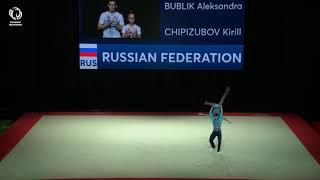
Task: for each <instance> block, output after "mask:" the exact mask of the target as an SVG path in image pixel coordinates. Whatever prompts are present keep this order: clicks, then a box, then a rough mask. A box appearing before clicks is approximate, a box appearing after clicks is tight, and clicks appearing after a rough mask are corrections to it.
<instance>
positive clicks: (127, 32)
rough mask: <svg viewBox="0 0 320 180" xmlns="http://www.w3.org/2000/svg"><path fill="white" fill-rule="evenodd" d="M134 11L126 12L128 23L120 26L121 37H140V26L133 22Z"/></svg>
mask: <svg viewBox="0 0 320 180" xmlns="http://www.w3.org/2000/svg"><path fill="white" fill-rule="evenodd" d="M135 17H136V16H135V13H134V12H133V11H130V12H129V14H128V24H127V25H125V26H124V27H123V28H122V38H141V28H140V26H138V25H136V24H135Z"/></svg>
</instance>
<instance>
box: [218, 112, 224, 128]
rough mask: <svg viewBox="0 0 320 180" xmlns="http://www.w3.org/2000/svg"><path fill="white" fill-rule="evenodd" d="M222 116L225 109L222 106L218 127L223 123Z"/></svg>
mask: <svg viewBox="0 0 320 180" xmlns="http://www.w3.org/2000/svg"><path fill="white" fill-rule="evenodd" d="M222 118H223V109H222V107H221V112H220V116H219V121H218V128H219V129H220V127H221V124H222Z"/></svg>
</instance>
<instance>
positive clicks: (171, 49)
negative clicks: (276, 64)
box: [78, 0, 245, 70]
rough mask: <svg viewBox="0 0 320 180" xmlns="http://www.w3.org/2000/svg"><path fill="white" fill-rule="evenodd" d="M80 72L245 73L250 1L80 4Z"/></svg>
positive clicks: (101, 0) (85, 0) (90, 0)
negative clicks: (85, 70) (102, 70)
mask: <svg viewBox="0 0 320 180" xmlns="http://www.w3.org/2000/svg"><path fill="white" fill-rule="evenodd" d="M78 13H79V18H78V20H79V22H78V23H79V67H80V69H161V70H242V68H243V63H244V43H243V42H244V32H245V29H244V20H245V0H183V1H178V0H130V1H128V0H117V1H108V0H78Z"/></svg>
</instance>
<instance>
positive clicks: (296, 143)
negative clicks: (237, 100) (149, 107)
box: [0, 112, 320, 180]
mask: <svg viewBox="0 0 320 180" xmlns="http://www.w3.org/2000/svg"><path fill="white" fill-rule="evenodd" d="M225 115H226V118H227V119H228V120H229V121H230V122H231V123H228V122H227V121H224V122H223V124H222V134H223V137H222V141H223V142H222V148H221V152H220V153H217V151H216V149H214V150H213V149H212V148H210V144H209V142H208V140H209V136H210V133H211V130H212V125H211V121H210V119H209V117H208V116H204V115H199V114H198V113H107V112H96V113H79V112H78V113H73V112H61V113H59V112H55V113H52V112H51V113H25V114H24V115H23V116H22V117H21V118H20V119H18V120H17V121H16V122H15V123H14V124H13V125H12V126H11V127H10V129H8V130H7V131H6V132H5V133H3V134H2V135H1V136H0V143H1V144H0V148H1V149H0V153H1V154H0V179H6V180H7V179H8V180H9V179H108V178H109V179H111V178H119V179H129V178H132V179H144V178H148V179H150V178H152V179H279V178H282V179H320V165H319V163H320V139H319V137H320V136H319V134H317V133H316V132H315V131H314V130H313V129H312V128H311V127H309V126H308V124H307V123H306V122H305V121H304V120H303V119H302V118H300V117H299V116H297V115H295V114H281V113H273V114H254V113H225ZM216 141H217V139H216V140H215V143H216ZM216 144H217V143H216Z"/></svg>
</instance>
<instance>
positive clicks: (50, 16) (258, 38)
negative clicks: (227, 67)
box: [0, 0, 320, 121]
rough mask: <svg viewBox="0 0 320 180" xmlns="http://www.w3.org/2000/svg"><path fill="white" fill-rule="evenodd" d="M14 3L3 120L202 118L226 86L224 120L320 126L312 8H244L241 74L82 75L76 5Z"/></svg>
mask: <svg viewBox="0 0 320 180" xmlns="http://www.w3.org/2000/svg"><path fill="white" fill-rule="evenodd" d="M17 2H18V1H15V3H17ZM19 3H20V2H18V5H20V6H21V7H23V8H21V9H22V11H23V20H22V23H23V27H22V28H10V27H9V32H8V34H9V37H8V39H9V40H8V46H7V47H8V50H7V53H8V58H7V59H4V58H3V59H2V65H3V63H4V65H5V66H4V68H2V70H3V71H2V72H4V75H3V76H2V78H3V81H1V90H5V91H4V92H3V93H1V101H0V108H1V112H3V113H9V112H15V113H18V112H24V111H96V110H102V111H202V110H207V107H204V106H203V105H202V103H203V101H205V100H211V101H218V100H219V98H220V96H221V94H222V93H223V90H224V87H225V86H227V85H228V86H230V87H231V91H230V95H229V97H228V98H227V100H226V102H225V108H224V109H225V111H227V112H228V111H229V112H230V111H246V112H258V111H259V112H278V111H280V112H296V113H299V114H300V115H302V116H303V117H304V118H306V119H307V120H310V121H311V120H316V119H319V114H318V113H317V107H318V105H317V103H318V99H319V92H320V91H319V89H317V87H316V85H317V84H318V83H319V80H318V75H319V70H318V68H317V66H316V61H318V60H319V53H318V51H319V50H318V47H319V46H318V45H316V44H317V43H318V41H316V39H317V38H318V37H319V35H318V33H319V32H318V30H317V28H316V27H315V26H316V24H317V22H318V20H319V15H318V11H319V10H318V8H317V6H316V5H315V4H316V3H315V2H311V1H302V0H300V1H294V0H291V1H289V0H285V1H254V0H248V2H247V5H248V6H247V16H246V29H245V67H244V70H243V71H166V70H162V71H159V70H157V71H155V70H131V71H128V70H107V71H80V70H79V65H78V62H79V57H78V43H77V41H78V24H77V16H76V15H77V2H76V1H75V0H73V1H50V2H46V1H35V0H28V1H25V2H24V3H23V4H22V3H20V4H19ZM12 6H13V5H12V4H10V1H9V4H8V9H9V8H11V7H12ZM313 43H315V45H313ZM2 67H3V66H2Z"/></svg>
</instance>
